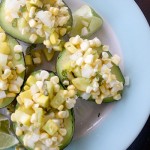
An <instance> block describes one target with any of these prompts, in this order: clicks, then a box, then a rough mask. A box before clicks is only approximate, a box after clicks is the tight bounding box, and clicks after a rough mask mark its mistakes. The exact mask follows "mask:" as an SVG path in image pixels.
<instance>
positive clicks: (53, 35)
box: [50, 32, 59, 45]
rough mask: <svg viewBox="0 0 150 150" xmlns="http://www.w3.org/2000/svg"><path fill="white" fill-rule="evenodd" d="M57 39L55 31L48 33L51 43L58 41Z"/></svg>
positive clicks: (54, 43)
mask: <svg viewBox="0 0 150 150" xmlns="http://www.w3.org/2000/svg"><path fill="white" fill-rule="evenodd" d="M58 39H59V35H58V34H57V33H56V32H54V33H52V34H51V35H50V42H51V44H53V45H56V44H57V42H58Z"/></svg>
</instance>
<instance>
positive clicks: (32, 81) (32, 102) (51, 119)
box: [11, 70, 77, 150]
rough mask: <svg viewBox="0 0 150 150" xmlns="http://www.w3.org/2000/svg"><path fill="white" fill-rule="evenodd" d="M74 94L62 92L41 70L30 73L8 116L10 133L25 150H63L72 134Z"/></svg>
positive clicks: (57, 83) (51, 77) (60, 87)
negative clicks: (11, 127)
mask: <svg viewBox="0 0 150 150" xmlns="http://www.w3.org/2000/svg"><path fill="white" fill-rule="evenodd" d="M76 98H77V97H76V93H75V92H73V90H71V89H70V90H64V89H63V87H62V86H61V85H60V83H59V78H58V77H57V76H56V75H55V74H54V73H52V72H51V73H49V72H47V71H45V70H39V71H36V72H33V73H32V74H31V75H30V76H29V77H28V79H27V81H26V83H25V85H24V87H23V90H22V91H21V93H20V94H19V95H18V97H17V105H16V110H15V112H14V113H13V114H12V115H11V120H12V121H13V126H14V131H15V133H16V135H17V137H18V139H19V141H20V142H21V143H22V144H23V145H24V146H25V147H26V148H27V149H30V150H31V149H35V150H36V149H38V150H39V149H40V150H48V149H50V148H51V149H56V150H59V149H63V148H65V147H66V146H67V145H68V144H69V143H70V141H71V139H72V137H73V133H74V114H73V110H72V108H73V107H74V105H75V103H76Z"/></svg>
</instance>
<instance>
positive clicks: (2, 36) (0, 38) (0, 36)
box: [0, 33, 6, 42]
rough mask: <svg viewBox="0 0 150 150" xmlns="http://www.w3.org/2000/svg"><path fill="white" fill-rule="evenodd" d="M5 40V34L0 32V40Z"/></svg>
mask: <svg viewBox="0 0 150 150" xmlns="http://www.w3.org/2000/svg"><path fill="white" fill-rule="evenodd" d="M5 40H6V34H5V33H0V42H4V41H5Z"/></svg>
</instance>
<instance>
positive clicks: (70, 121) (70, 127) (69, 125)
mask: <svg viewBox="0 0 150 150" xmlns="http://www.w3.org/2000/svg"><path fill="white" fill-rule="evenodd" d="M40 71H41V70H38V71H35V72H33V73H32V74H31V75H30V76H29V77H28V79H27V81H26V83H25V84H24V85H29V83H30V84H31V85H33V84H34V83H35V82H36V81H35V80H34V79H35V78H34V77H35V75H36V74H37V73H40ZM52 76H55V74H54V73H53V72H50V77H52ZM30 77H32V78H30ZM31 81H32V82H31ZM61 88H62V89H63V87H62V86H61ZM40 109H41V108H38V110H36V111H38V120H39V122H40V123H41V124H42V121H41V120H42V119H43V118H44V117H42V116H43V115H44V111H46V109H41V110H40ZM16 110H20V111H21V112H23V113H25V114H27V115H29V116H31V115H32V114H33V112H32V111H33V110H32V109H27V108H25V107H24V105H22V106H21V105H19V103H17V105H16ZM53 111H55V109H54V110H53ZM48 113H49V110H47V111H46V114H48ZM20 115H21V114H20ZM19 117H20V116H19ZM46 124H47V125H46ZM46 124H45V125H44V126H43V125H42V126H43V127H42V129H44V130H45V131H48V132H51V129H50V128H49V126H50V125H49V124H48V123H46ZM17 126H18V124H17V123H16V122H13V129H14V132H16V128H17ZM64 127H65V128H66V129H67V134H66V136H64V140H63V141H62V142H61V145H60V146H59V148H60V150H63V149H64V148H65V147H66V146H67V145H68V144H69V143H70V142H71V140H72V138H73V134H74V112H73V109H71V110H69V117H68V118H66V119H64ZM24 136H25V135H24V134H23V135H22V136H17V138H18V140H19V141H20V142H21V143H22V144H23V137H24ZM25 148H26V149H28V150H32V149H31V148H29V147H25Z"/></svg>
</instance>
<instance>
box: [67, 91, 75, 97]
mask: <svg viewBox="0 0 150 150" xmlns="http://www.w3.org/2000/svg"><path fill="white" fill-rule="evenodd" d="M68 95H69V97H74V96H75V95H76V91H75V90H69V92H68Z"/></svg>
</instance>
